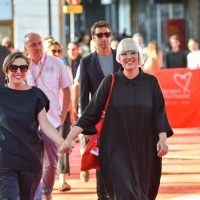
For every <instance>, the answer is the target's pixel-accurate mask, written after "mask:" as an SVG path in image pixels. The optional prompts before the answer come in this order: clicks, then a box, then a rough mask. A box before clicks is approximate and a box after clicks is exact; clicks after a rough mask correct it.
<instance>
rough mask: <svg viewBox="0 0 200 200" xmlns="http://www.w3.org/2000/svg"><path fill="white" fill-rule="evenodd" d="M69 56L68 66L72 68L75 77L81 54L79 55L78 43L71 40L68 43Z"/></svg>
mask: <svg viewBox="0 0 200 200" xmlns="http://www.w3.org/2000/svg"><path fill="white" fill-rule="evenodd" d="M67 48H68V49H67V50H68V57H67V63H68V66H69V67H71V68H72V75H73V79H74V78H75V76H76V71H77V68H78V66H79V63H80V60H81V58H82V57H81V56H80V55H79V46H78V43H76V42H70V43H69V44H68V47H67Z"/></svg>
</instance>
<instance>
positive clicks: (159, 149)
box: [156, 140, 168, 157]
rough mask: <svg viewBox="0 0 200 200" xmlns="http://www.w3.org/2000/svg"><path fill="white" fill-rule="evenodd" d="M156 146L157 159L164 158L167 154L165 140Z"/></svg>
mask: <svg viewBox="0 0 200 200" xmlns="http://www.w3.org/2000/svg"><path fill="white" fill-rule="evenodd" d="M156 146H157V152H158V154H157V155H158V156H159V157H162V156H165V155H166V154H167V153H168V145H167V140H159V141H158V143H157V145H156Z"/></svg>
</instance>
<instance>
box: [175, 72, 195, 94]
mask: <svg viewBox="0 0 200 200" xmlns="http://www.w3.org/2000/svg"><path fill="white" fill-rule="evenodd" d="M191 78H192V72H186V73H185V74H178V73H175V74H174V76H173V79H174V82H175V83H176V84H177V85H178V86H179V87H180V88H181V89H183V93H190V90H189V89H188V87H189V84H190V81H191Z"/></svg>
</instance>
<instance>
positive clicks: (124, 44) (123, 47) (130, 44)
mask: <svg viewBox="0 0 200 200" xmlns="http://www.w3.org/2000/svg"><path fill="white" fill-rule="evenodd" d="M124 51H136V52H138V55H139V65H143V64H144V59H143V55H142V53H141V50H140V47H139V46H138V44H137V43H136V42H135V41H134V40H133V39H132V38H124V39H123V40H121V41H120V43H119V44H118V46H117V53H116V60H117V62H119V63H120V60H119V56H120V54H121V53H122V52H124Z"/></svg>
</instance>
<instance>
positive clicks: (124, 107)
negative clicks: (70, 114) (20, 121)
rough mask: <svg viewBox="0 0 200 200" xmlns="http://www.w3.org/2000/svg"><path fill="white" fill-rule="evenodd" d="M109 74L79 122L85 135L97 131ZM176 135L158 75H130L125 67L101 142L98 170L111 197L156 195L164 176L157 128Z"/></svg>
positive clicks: (146, 199) (147, 199)
mask: <svg viewBox="0 0 200 200" xmlns="http://www.w3.org/2000/svg"><path fill="white" fill-rule="evenodd" d="M110 84H111V76H107V77H106V78H105V79H104V80H103V81H102V83H101V85H100V87H99V88H98V90H97V92H96V93H95V95H94V97H93V99H92V100H91V102H90V104H89V105H88V107H87V108H86V109H85V111H84V112H83V114H82V116H81V118H80V119H79V121H78V122H77V124H76V125H77V126H80V127H82V128H83V129H84V131H83V133H84V134H95V133H96V129H95V124H96V123H97V122H98V121H99V119H100V116H101V111H102V110H103V108H104V106H105V102H106V100H107V97H108V94H109V90H110ZM161 132H167V136H168V137H170V136H171V135H173V132H172V129H171V127H170V124H169V122H168V119H167V116H166V112H165V103H164V99H163V95H162V92H161V89H160V87H159V84H158V81H157V79H156V78H155V77H154V76H152V75H149V74H146V73H143V71H142V70H141V69H140V73H139V75H137V77H135V78H134V79H132V80H129V79H128V78H127V77H126V76H125V75H124V74H123V73H122V69H121V70H119V71H118V72H117V73H116V74H115V83H114V86H113V91H112V94H111V99H110V103H109V105H108V109H107V113H106V117H105V121H104V126H103V129H102V134H101V142H100V152H99V159H100V169H101V175H102V177H103V180H104V183H105V185H106V187H107V190H108V193H109V195H110V196H111V197H113V199H114V196H115V195H116V196H117V198H116V199H119V200H124V199H126V200H139V199H141V200H155V197H156V195H157V192H158V188H159V184H160V176H161V158H159V157H158V156H157V150H156V144H157V142H158V140H159V133H161Z"/></svg>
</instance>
